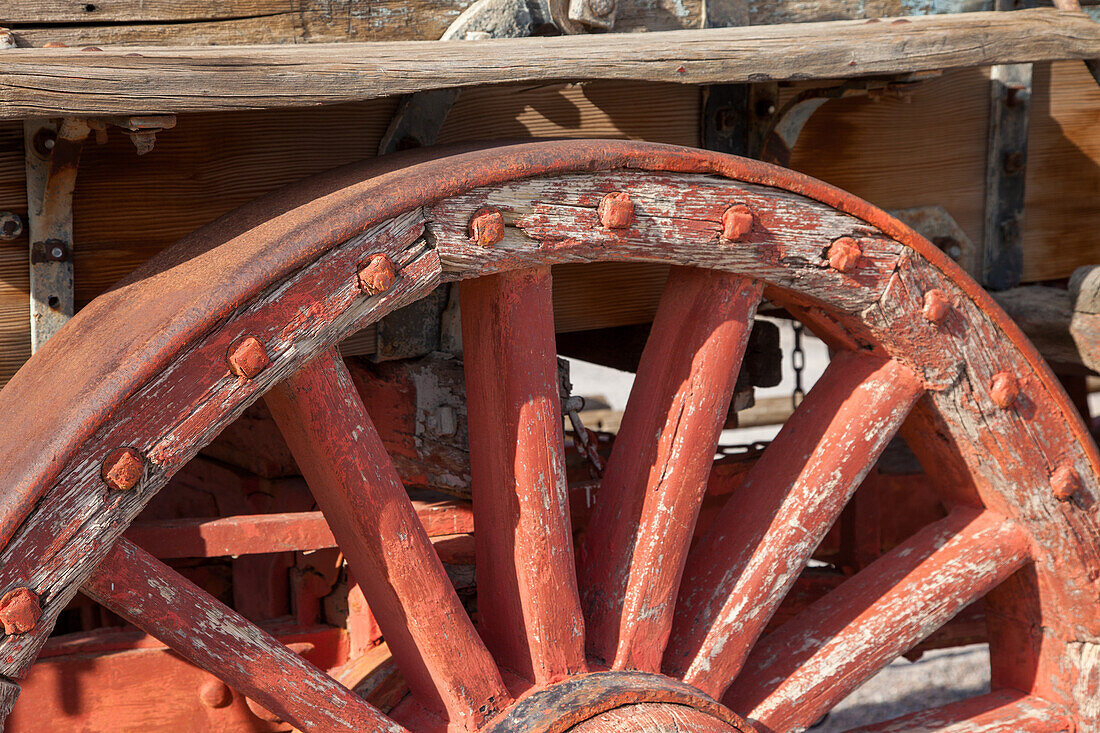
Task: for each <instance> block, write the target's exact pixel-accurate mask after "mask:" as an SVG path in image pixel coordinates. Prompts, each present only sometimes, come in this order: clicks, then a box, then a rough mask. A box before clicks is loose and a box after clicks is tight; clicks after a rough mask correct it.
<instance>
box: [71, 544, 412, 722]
mask: <svg viewBox="0 0 1100 733" xmlns="http://www.w3.org/2000/svg"><path fill="white" fill-rule="evenodd" d="M84 592H85V593H86V594H87V595H89V596H91V597H92V598H94V599H95V600H96V601H98V602H99V603H101V604H103V605H104V606H106V607H107V608H109V609H111V610H112V611H114V612H115V613H117V614H118V615H119V616H122V617H123V618H125V619H126V620H127V621H130V622H131V623H132V624H134V625H135V626H138V627H139V628H141V629H144V630H145V631H146V632H148V633H150V634H152V635H153V636H155V637H156V638H158V639H160V640H161V641H162V642H164V643H165V644H167V645H168V646H169V647H171V648H172V649H174V650H175V651H176V652H178V653H179V654H181V655H183V656H184V658H186V659H187V660H189V661H190V662H192V663H193V664H195V665H197V666H199V667H202V668H203V669H205V670H206V671H207V672H210V673H211V674H213V675H215V676H217V677H219V678H221V680H222V681H223V682H225V683H226V684H227V685H229V686H230V687H232V688H233V689H235V690H237V691H238V692H240V693H242V694H243V695H246V696H247V697H249V698H250V699H252V700H255V701H256V702H258V703H259V704H261V705H263V706H264V707H265V708H267V709H268V710H270V711H271V712H272V713H275V714H276V715H278V716H279V717H280V718H281V719H282V720H284V721H286V722H288V723H291V724H292V725H294V726H295V727H297V728H300V729H301V730H304V731H347V732H348V733H353V732H355V733H358V732H360V731H365V730H370V731H394V732H396V731H404V730H405V729H404V728H402V727H401V726H399V725H397V724H396V723H394V722H392V721H390V720H389V719H388V718H386V717H385V716H384V715H382V713H381V712H379V711H378V710H377V709H376V708H374V707H372V706H371V705H369V704H368V703H366V702H364V701H363V700H361V699H360V698H359V697H357V696H356V695H355V694H354V693H353V692H352V691H351V690H349V689H347V688H346V687H344V686H343V685H341V684H340V683H339V682H337V681H336V680H334V679H332V678H331V677H329V676H328V675H327V674H325V673H324V672H322V671H321V670H319V669H317V668H316V667H314V666H313V665H312V664H310V663H309V662H307V661H306V660H305V659H303V658H302V657H300V656H298V655H297V654H295V653H294V652H292V651H291V650H290V649H288V648H287V647H286V646H284V645H283V644H280V643H279V641H278V640H277V639H275V638H274V637H272V636H271V635H269V634H267V633H266V632H264V631H261V630H260V629H259V628H257V627H256V626H255V625H254V624H253V623H252V622H251V621H248V620H247V619H245V618H244V617H243V616H241V615H240V614H238V613H237V612H236V611H234V610H233V609H231V608H229V607H227V606H225V605H223V604H221V603H219V602H218V601H216V600H214V598H212V597H211V596H210V595H209V594H208V593H206V592H205V591H203V590H202V589H201V588H199V587H197V586H196V585H194V584H193V583H191V582H190V581H189V580H187V579H186V578H184V577H183V576H182V575H180V574H179V573H177V572H176V571H174V570H172V569H171V568H170V567H168V566H167V565H165V564H164V563H162V562H160V561H159V560H157V559H156V558H154V557H153V556H152V555H150V554H148V553H147V552H145V551H144V550H142V549H141V548H139V547H137V546H136V545H134V544H133V543H132V542H130V541H129V540H127V539H124V538H123V539H120V540H118V542H116V543H115V546H114V548H113V549H112V550H111V552H110V553H109V554H108V555H107V557H106V558H104V559H103V561H102V562H101V563H100V564H99V566H98V567H97V568H96V570H95V572H94V573H93V574H92V575H91V577H90V578H89V579H88V581H87V583H86V584H85V585H84Z"/></svg>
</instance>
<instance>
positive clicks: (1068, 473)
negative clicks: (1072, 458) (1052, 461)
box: [1050, 464, 1081, 501]
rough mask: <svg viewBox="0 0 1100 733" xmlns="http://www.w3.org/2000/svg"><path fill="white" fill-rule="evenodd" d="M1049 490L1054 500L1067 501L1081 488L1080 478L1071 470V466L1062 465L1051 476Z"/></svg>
mask: <svg viewBox="0 0 1100 733" xmlns="http://www.w3.org/2000/svg"><path fill="white" fill-rule="evenodd" d="M1050 488H1051V490H1052V491H1053V492H1054V498H1055V499H1057V500H1058V501H1069V500H1070V499H1071V498H1072V497H1073V495H1074V494H1076V493H1077V490H1078V489H1080V488H1081V477H1080V476H1078V475H1077V471H1075V470H1073V466H1071V465H1069V464H1067V465H1064V466H1062V467H1060V468H1059V469H1058V470H1056V471H1055V472H1054V473H1053V474H1051V476H1050Z"/></svg>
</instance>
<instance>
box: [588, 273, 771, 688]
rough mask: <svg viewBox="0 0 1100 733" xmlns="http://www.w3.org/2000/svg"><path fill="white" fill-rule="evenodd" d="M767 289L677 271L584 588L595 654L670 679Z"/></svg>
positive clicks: (592, 540) (594, 538) (598, 520)
mask: <svg viewBox="0 0 1100 733" xmlns="http://www.w3.org/2000/svg"><path fill="white" fill-rule="evenodd" d="M760 289H761V286H760V285H759V283H757V282H754V281H751V280H748V279H746V278H743V277H739V276H735V275H731V274H729V273H723V272H718V271H714V270H693V269H687V268H673V270H672V272H671V273H670V274H669V279H668V283H667V284H666V286H665V290H664V293H663V295H662V296H661V303H660V306H659V308H658V311H657V316H656V318H655V320H654V322H653V330H652V331H651V333H650V336H649V340H648V341H647V343H646V346H645V349H644V350H643V352H642V358H641V362H640V364H639V367H638V376H637V378H636V379H635V381H634V387H633V389H632V390H631V392H630V400H629V402H628V404H627V408H626V413H625V415H624V417H623V425H622V428H621V429H620V431H619V435H618V438H617V439H616V441H615V445H614V448H613V449H612V454H611V458H610V460H609V461H608V465H607V471H606V473H605V475H604V479H603V483H602V485H601V487H600V495H599V501H598V502H597V503H596V508H595V511H594V513H593V516H592V519H591V521H590V523H589V526H588V530H587V533H586V537H585V542H584V552H583V555H582V569H581V577H582V582H581V588H582V594H583V595H582V598H583V600H584V607H585V618H586V621H587V623H588V647H589V649H590V651H591V652H592V653H593V654H595V655H596V656H597V657H599V658H601V659H602V660H604V661H605V662H607V663H609V664H611V666H612V667H613V668H614V669H638V670H644V671H653V672H655V671H658V669H659V667H660V663H661V655H662V654H663V653H664V647H665V642H666V641H667V639H668V633H669V629H670V628H671V625H672V614H673V609H674V605H675V600H676V589H677V588H678V587H679V584H680V575H681V573H682V571H683V567H684V559H685V557H686V556H687V550H688V545H689V543H690V542H691V536H692V532H693V530H694V527H695V520H696V517H697V516H698V513H699V505H700V502H701V501H702V497H703V492H704V490H705V488H706V482H707V475H708V473H709V471H710V466H711V463H712V462H713V459H714V450H715V447H716V445H717V443H718V436H719V434H720V433H721V429H722V424H723V422H724V420H725V416H726V411H727V409H728V407H729V404H730V400H731V398H732V395H733V388H734V384H735V383H736V381H737V372H738V367H739V364H740V362H741V357H742V355H743V353H744V349H745V343H746V341H747V338H748V334H749V331H750V328H751V326H752V316H753V313H754V312H755V310H756V305H757V303H758V301H759V299H760Z"/></svg>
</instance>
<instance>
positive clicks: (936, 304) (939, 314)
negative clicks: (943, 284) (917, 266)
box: [921, 290, 951, 323]
mask: <svg viewBox="0 0 1100 733" xmlns="http://www.w3.org/2000/svg"><path fill="white" fill-rule="evenodd" d="M950 310H951V301H949V300H948V299H947V296H946V295H945V294H944V292H943V291H942V290H929V291H928V292H927V293H925V294H924V308H923V310H922V311H921V315H923V316H924V319H925V320H926V321H931V322H932V323H940V322H941V321H943V319H944V318H946V317H947V313H948V312H949V311H950Z"/></svg>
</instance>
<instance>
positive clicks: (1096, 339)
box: [992, 266, 1100, 372]
mask: <svg viewBox="0 0 1100 733" xmlns="http://www.w3.org/2000/svg"><path fill="white" fill-rule="evenodd" d="M992 295H993V298H994V299H995V300H996V301H997V303H998V304H999V305H1000V306H1001V307H1002V308H1004V309H1005V312H1006V313H1008V315H1010V316H1012V320H1014V321H1016V325H1018V326H1019V327H1020V329H1021V330H1022V331H1023V332H1024V333H1025V334H1027V337H1028V338H1029V339H1031V342H1032V343H1034V344H1035V348H1036V349H1038V350H1039V353H1040V354H1042V355H1043V358H1044V359H1046V360H1047V361H1048V362H1049V363H1050V364H1051V365H1052V366H1054V367H1055V368H1056V369H1057V370H1058V371H1061V372H1065V371H1071V372H1079V371H1081V370H1082V369H1085V370H1091V371H1093V372H1100V267H1098V266H1092V267H1078V268H1077V270H1076V271H1075V272H1074V273H1073V278H1072V279H1071V280H1070V287H1069V289H1068V290H1064V289H1062V288H1052V287H1048V286H1044V285H1033V286H1028V287H1022V288H1011V289H1009V290H1005V291H1003V292H999V293H993V294H992Z"/></svg>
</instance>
